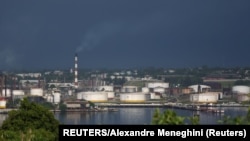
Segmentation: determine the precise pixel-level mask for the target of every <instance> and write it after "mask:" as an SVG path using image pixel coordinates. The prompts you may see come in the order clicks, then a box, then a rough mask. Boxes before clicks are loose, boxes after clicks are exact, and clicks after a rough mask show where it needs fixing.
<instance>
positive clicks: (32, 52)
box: [0, 0, 250, 70]
mask: <svg viewBox="0 0 250 141" xmlns="http://www.w3.org/2000/svg"><path fill="white" fill-rule="evenodd" d="M75 53H78V66H79V68H83V69H84V68H107V69H113V68H138V67H160V68H179V67H181V68H184V67H199V66H204V65H206V66H212V67H238V66H239V67H250V1H249V0H1V1H0V70H5V69H27V70H29V69H68V68H73V67H74V55H75Z"/></svg>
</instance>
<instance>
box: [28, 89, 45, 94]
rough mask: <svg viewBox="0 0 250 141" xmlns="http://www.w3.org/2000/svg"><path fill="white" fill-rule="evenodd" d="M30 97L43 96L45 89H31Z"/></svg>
mask: <svg viewBox="0 0 250 141" xmlns="http://www.w3.org/2000/svg"><path fill="white" fill-rule="evenodd" d="M30 95H32V96H43V89H42V88H31V89H30Z"/></svg>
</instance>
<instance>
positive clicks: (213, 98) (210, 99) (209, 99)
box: [190, 92, 219, 103]
mask: <svg viewBox="0 0 250 141" xmlns="http://www.w3.org/2000/svg"><path fill="white" fill-rule="evenodd" d="M218 99H219V96H218V93H216V92H209V93H200V94H191V95H190V101H191V102H198V103H216V102H217V101H218Z"/></svg>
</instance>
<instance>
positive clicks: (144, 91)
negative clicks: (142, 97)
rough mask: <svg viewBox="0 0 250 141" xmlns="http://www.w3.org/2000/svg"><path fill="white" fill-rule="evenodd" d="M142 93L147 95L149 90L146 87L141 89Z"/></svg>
mask: <svg viewBox="0 0 250 141" xmlns="http://www.w3.org/2000/svg"><path fill="white" fill-rule="evenodd" d="M141 90H142V92H143V93H149V88H148V87H142V89H141Z"/></svg>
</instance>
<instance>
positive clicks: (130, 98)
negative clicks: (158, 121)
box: [120, 92, 149, 103]
mask: <svg viewBox="0 0 250 141" xmlns="http://www.w3.org/2000/svg"><path fill="white" fill-rule="evenodd" d="M148 98H149V96H148V94H145V93H142V92H135V93H121V94H120V101H121V102H132V103H138V102H139V103H141V102H145V101H146V100H148Z"/></svg>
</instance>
